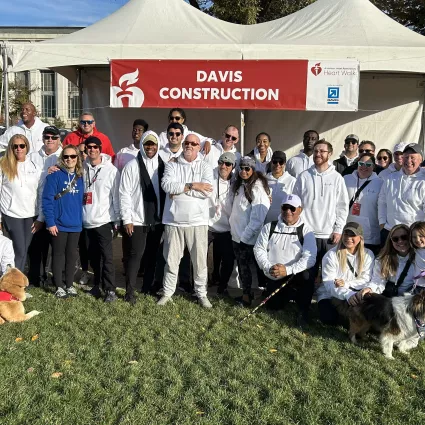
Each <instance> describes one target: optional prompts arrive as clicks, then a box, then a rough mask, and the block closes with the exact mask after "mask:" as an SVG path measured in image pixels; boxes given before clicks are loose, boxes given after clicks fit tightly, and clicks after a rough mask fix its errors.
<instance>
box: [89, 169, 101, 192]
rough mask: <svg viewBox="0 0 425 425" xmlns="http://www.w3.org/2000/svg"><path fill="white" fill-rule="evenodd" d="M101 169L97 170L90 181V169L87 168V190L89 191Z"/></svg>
mask: <svg viewBox="0 0 425 425" xmlns="http://www.w3.org/2000/svg"><path fill="white" fill-rule="evenodd" d="M100 170H101V168H99V169H98V170H97V171H96V172H95V173H94V176H93V178H92V180H91V181H90V168H87V189H90V188H91V187H92V185H93V183H94V182H95V181H96V180H97V176H98V174H99V173H100Z"/></svg>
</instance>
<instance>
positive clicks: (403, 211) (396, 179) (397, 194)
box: [378, 168, 425, 230]
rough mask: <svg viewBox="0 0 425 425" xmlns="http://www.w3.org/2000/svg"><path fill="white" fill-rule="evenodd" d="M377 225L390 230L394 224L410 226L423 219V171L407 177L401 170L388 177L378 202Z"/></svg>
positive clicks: (424, 186)
mask: <svg viewBox="0 0 425 425" xmlns="http://www.w3.org/2000/svg"><path fill="white" fill-rule="evenodd" d="M378 219H379V224H384V227H385V229H387V230H391V229H392V228H393V227H394V226H395V225H396V224H407V225H408V226H410V225H411V224H413V223H414V222H415V221H424V219H425V170H423V169H422V168H421V169H420V171H418V172H417V173H415V174H412V175H411V176H408V175H406V174H405V173H404V171H403V169H401V170H400V171H398V172H396V173H392V174H390V175H389V176H388V179H387V180H385V181H384V184H383V185H382V188H381V191H380V193H379V200H378Z"/></svg>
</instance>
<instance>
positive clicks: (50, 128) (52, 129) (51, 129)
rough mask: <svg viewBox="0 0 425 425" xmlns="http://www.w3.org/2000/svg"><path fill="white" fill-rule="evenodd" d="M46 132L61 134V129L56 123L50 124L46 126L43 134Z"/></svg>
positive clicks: (54, 134)
mask: <svg viewBox="0 0 425 425" xmlns="http://www.w3.org/2000/svg"><path fill="white" fill-rule="evenodd" d="M45 134H52V135H53V136H60V131H59V129H58V128H57V127H55V126H54V125H48V126H47V127H44V130H43V136H44V135H45Z"/></svg>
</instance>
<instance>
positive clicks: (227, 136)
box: [225, 133, 238, 142]
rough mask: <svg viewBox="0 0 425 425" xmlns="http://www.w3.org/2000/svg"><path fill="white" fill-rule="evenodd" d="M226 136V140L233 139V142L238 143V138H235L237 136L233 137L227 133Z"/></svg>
mask: <svg viewBox="0 0 425 425" xmlns="http://www.w3.org/2000/svg"><path fill="white" fill-rule="evenodd" d="M225 136H226V139H232V142H236V140H238V138H237V137H235V136H231V135H230V134H228V133H225Z"/></svg>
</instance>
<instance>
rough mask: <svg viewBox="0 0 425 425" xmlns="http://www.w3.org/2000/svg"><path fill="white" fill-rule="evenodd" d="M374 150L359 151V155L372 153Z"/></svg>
mask: <svg viewBox="0 0 425 425" xmlns="http://www.w3.org/2000/svg"><path fill="white" fill-rule="evenodd" d="M372 152H373V150H372V149H359V153H372Z"/></svg>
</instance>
